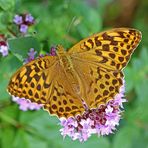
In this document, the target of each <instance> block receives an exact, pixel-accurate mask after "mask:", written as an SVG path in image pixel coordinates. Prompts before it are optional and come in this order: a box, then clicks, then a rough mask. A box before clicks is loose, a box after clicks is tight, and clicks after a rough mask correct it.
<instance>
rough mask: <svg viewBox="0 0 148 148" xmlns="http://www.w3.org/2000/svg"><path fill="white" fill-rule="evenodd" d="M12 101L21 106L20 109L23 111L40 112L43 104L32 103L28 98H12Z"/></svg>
mask: <svg viewBox="0 0 148 148" xmlns="http://www.w3.org/2000/svg"><path fill="white" fill-rule="evenodd" d="M12 100H13V101H14V102H16V103H17V104H18V105H19V109H20V110H23V111H27V110H39V109H41V108H42V104H37V103H32V102H31V101H30V100H28V99H26V98H19V97H15V96H12Z"/></svg>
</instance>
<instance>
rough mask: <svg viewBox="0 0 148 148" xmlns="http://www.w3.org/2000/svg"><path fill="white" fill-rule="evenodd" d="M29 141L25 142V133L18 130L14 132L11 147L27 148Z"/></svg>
mask: <svg viewBox="0 0 148 148" xmlns="http://www.w3.org/2000/svg"><path fill="white" fill-rule="evenodd" d="M28 145H29V141H27V137H26V133H25V131H24V130H22V129H19V130H18V131H17V132H16V136H15V139H14V141H13V143H12V147H14V148H28Z"/></svg>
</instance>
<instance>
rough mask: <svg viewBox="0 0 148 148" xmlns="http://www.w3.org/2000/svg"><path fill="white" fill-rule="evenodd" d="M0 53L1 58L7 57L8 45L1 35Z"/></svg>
mask: <svg viewBox="0 0 148 148" xmlns="http://www.w3.org/2000/svg"><path fill="white" fill-rule="evenodd" d="M0 53H1V54H2V56H3V57H5V56H7V55H8V45H7V42H6V39H5V37H4V35H3V34H0Z"/></svg>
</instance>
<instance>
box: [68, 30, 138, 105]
mask: <svg viewBox="0 0 148 148" xmlns="http://www.w3.org/2000/svg"><path fill="white" fill-rule="evenodd" d="M140 40H141V33H140V32H139V31H138V30H135V29H129V28H116V29H112V30H108V31H104V32H102V33H99V34H95V35H93V36H90V37H88V38H86V39H84V40H81V41H80V42H79V43H77V44H76V45H74V46H73V47H72V48H71V49H70V50H69V51H68V53H69V54H70V55H71V59H72V62H73V65H74V68H75V70H76V72H77V73H78V74H79V77H80V78H81V81H82V84H81V85H82V88H83V91H82V94H81V95H82V96H83V98H84V101H85V102H86V103H87V105H88V106H89V108H96V107H98V106H99V105H101V104H106V103H107V102H108V101H109V100H111V99H114V97H115V95H116V94H118V93H119V89H120V87H121V86H122V85H123V77H124V75H123V72H122V69H123V68H124V67H125V66H126V65H127V63H128V61H129V59H130V57H131V55H132V53H133V51H134V50H135V49H136V47H137V46H138V44H139V42H140Z"/></svg>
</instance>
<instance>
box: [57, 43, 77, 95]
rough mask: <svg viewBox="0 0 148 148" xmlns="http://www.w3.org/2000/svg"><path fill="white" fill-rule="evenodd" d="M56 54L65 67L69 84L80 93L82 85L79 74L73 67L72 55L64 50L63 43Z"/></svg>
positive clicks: (61, 64)
mask: <svg viewBox="0 0 148 148" xmlns="http://www.w3.org/2000/svg"><path fill="white" fill-rule="evenodd" d="M56 54H57V56H58V58H59V61H60V66H62V68H63V69H64V73H65V75H66V77H67V79H68V80H69V81H68V82H69V85H70V86H71V87H72V89H73V91H75V93H77V94H79V93H80V85H79V81H78V75H77V73H76V71H75V69H74V67H73V63H72V61H71V57H70V56H69V55H68V53H67V52H66V51H65V50H64V48H63V46H62V45H58V46H57V51H56Z"/></svg>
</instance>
